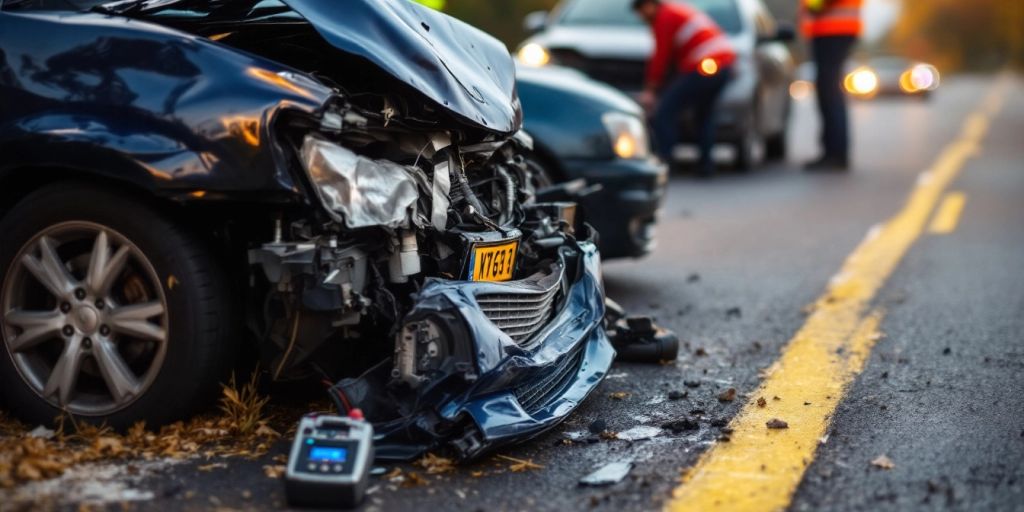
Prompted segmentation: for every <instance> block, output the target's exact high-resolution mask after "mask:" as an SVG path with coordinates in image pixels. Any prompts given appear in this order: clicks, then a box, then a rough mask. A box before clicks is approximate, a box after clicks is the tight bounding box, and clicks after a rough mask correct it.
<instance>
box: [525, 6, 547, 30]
mask: <svg viewBox="0 0 1024 512" xmlns="http://www.w3.org/2000/svg"><path fill="white" fill-rule="evenodd" d="M547 24H548V12H547V11H533V12H531V13H530V14H527V15H526V17H525V18H523V30H524V31H526V33H527V34H529V35H533V34H536V33H537V32H540V31H541V30H544V27H546V26H547Z"/></svg>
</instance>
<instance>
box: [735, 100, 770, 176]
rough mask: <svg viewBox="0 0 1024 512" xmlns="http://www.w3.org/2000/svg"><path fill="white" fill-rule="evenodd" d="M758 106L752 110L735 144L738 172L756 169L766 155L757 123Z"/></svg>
mask: <svg viewBox="0 0 1024 512" xmlns="http://www.w3.org/2000/svg"><path fill="white" fill-rule="evenodd" d="M756 109H757V106H756V105H755V106H754V107H753V108H752V109H751V113H750V114H749V118H748V120H747V122H746V124H745V125H744V128H743V134H742V135H740V138H739V140H737V141H736V143H735V148H736V162H735V165H736V170H738V171H740V172H750V171H752V170H753V169H754V168H756V167H757V166H758V165H759V164H760V163H761V159H762V158H763V156H764V154H765V141H764V138H763V137H762V136H761V132H760V130H759V126H760V124H759V123H758V122H757V113H756Z"/></svg>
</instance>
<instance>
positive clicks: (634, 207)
mask: <svg viewBox="0 0 1024 512" xmlns="http://www.w3.org/2000/svg"><path fill="white" fill-rule="evenodd" d="M516 80H517V83H516V85H517V87H518V90H519V99H520V101H521V102H522V105H523V115H524V129H525V130H526V132H527V133H528V134H530V135H531V136H532V137H533V144H534V151H533V154H532V156H531V157H530V160H529V161H528V164H529V165H530V166H531V167H532V168H533V169H532V170H534V171H535V175H536V174H543V175H544V176H546V177H547V180H548V182H547V183H545V184H542V185H551V184H555V183H565V182H570V181H573V180H579V179H581V178H582V179H583V180H584V181H585V182H586V184H587V186H590V187H592V188H594V189H595V190H591V191H590V192H589V193H588V194H586V195H585V196H584V197H583V198H581V200H580V204H581V206H582V207H583V209H584V213H585V215H586V220H587V221H588V222H590V223H591V224H592V225H593V226H594V227H595V228H596V229H597V231H598V233H599V235H600V237H599V240H600V244H599V245H600V249H601V258H602V259H604V260H608V259H612V258H628V257H639V256H643V255H645V254H647V253H648V252H650V251H651V249H653V247H654V242H655V235H654V233H655V224H656V221H657V212H658V209H659V208H660V206H661V202H662V199H663V198H664V196H665V187H666V184H667V181H668V170H667V167H666V166H665V164H663V163H662V162H660V161H659V160H658V159H657V158H655V157H654V156H653V155H652V153H651V148H650V139H649V137H648V133H647V127H646V123H644V120H643V110H642V109H641V108H640V106H639V105H637V104H636V103H635V102H634V101H633V100H631V99H630V98H629V97H627V96H625V95H624V94H622V93H621V92H619V91H617V90H615V89H613V88H611V87H609V86H607V85H605V84H602V83H599V82H595V81H593V80H591V79H589V78H587V77H586V76H585V75H582V74H580V73H579V72H576V71H573V70H571V69H566V68H559V67H546V68H540V69H538V68H529V67H524V66H519V69H518V71H517V78H516ZM537 171H540V173H538V172H537ZM595 186H596V187H595Z"/></svg>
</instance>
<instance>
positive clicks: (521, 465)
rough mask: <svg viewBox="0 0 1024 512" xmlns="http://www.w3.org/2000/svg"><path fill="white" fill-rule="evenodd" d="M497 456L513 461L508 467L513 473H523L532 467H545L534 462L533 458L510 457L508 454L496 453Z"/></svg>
mask: <svg viewBox="0 0 1024 512" xmlns="http://www.w3.org/2000/svg"><path fill="white" fill-rule="evenodd" d="M495 457H497V458H499V459H504V460H507V461H509V462H512V464H511V465H510V466H509V467H508V469H509V471H511V472H513V473H522V472H523V471H527V470H531V469H544V466H541V465H540V464H535V463H534V462H533V459H527V460H523V459H517V458H515V457H509V456H508V455H495Z"/></svg>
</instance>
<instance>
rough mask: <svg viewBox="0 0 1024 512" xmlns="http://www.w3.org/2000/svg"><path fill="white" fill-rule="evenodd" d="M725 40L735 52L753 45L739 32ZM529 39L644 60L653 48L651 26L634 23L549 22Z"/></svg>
mask: <svg viewBox="0 0 1024 512" xmlns="http://www.w3.org/2000/svg"><path fill="white" fill-rule="evenodd" d="M729 40H730V41H731V42H732V43H733V47H734V48H735V49H736V51H737V53H739V54H741V55H743V54H748V53H750V52H751V51H752V50H753V48H751V47H752V44H751V42H750V38H749V37H746V36H745V35H743V34H730V35H729ZM529 42H534V43H538V44H540V45H542V46H544V47H546V48H549V49H566V50H573V51H575V52H578V53H579V54H580V55H583V56H584V57H587V58H592V59H594V58H597V59H623V60H646V59H647V58H648V57H650V55H651V52H652V51H653V50H654V38H653V37H652V36H651V29H650V28H648V27H647V26H645V25H637V26H627V27H621V26H613V27H603V26H585V27H583V26H581V27H573V26H564V25H553V26H551V27H550V28H548V29H547V30H545V31H544V32H542V33H540V34H537V35H536V36H534V37H533V38H532V39H530V41H529Z"/></svg>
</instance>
